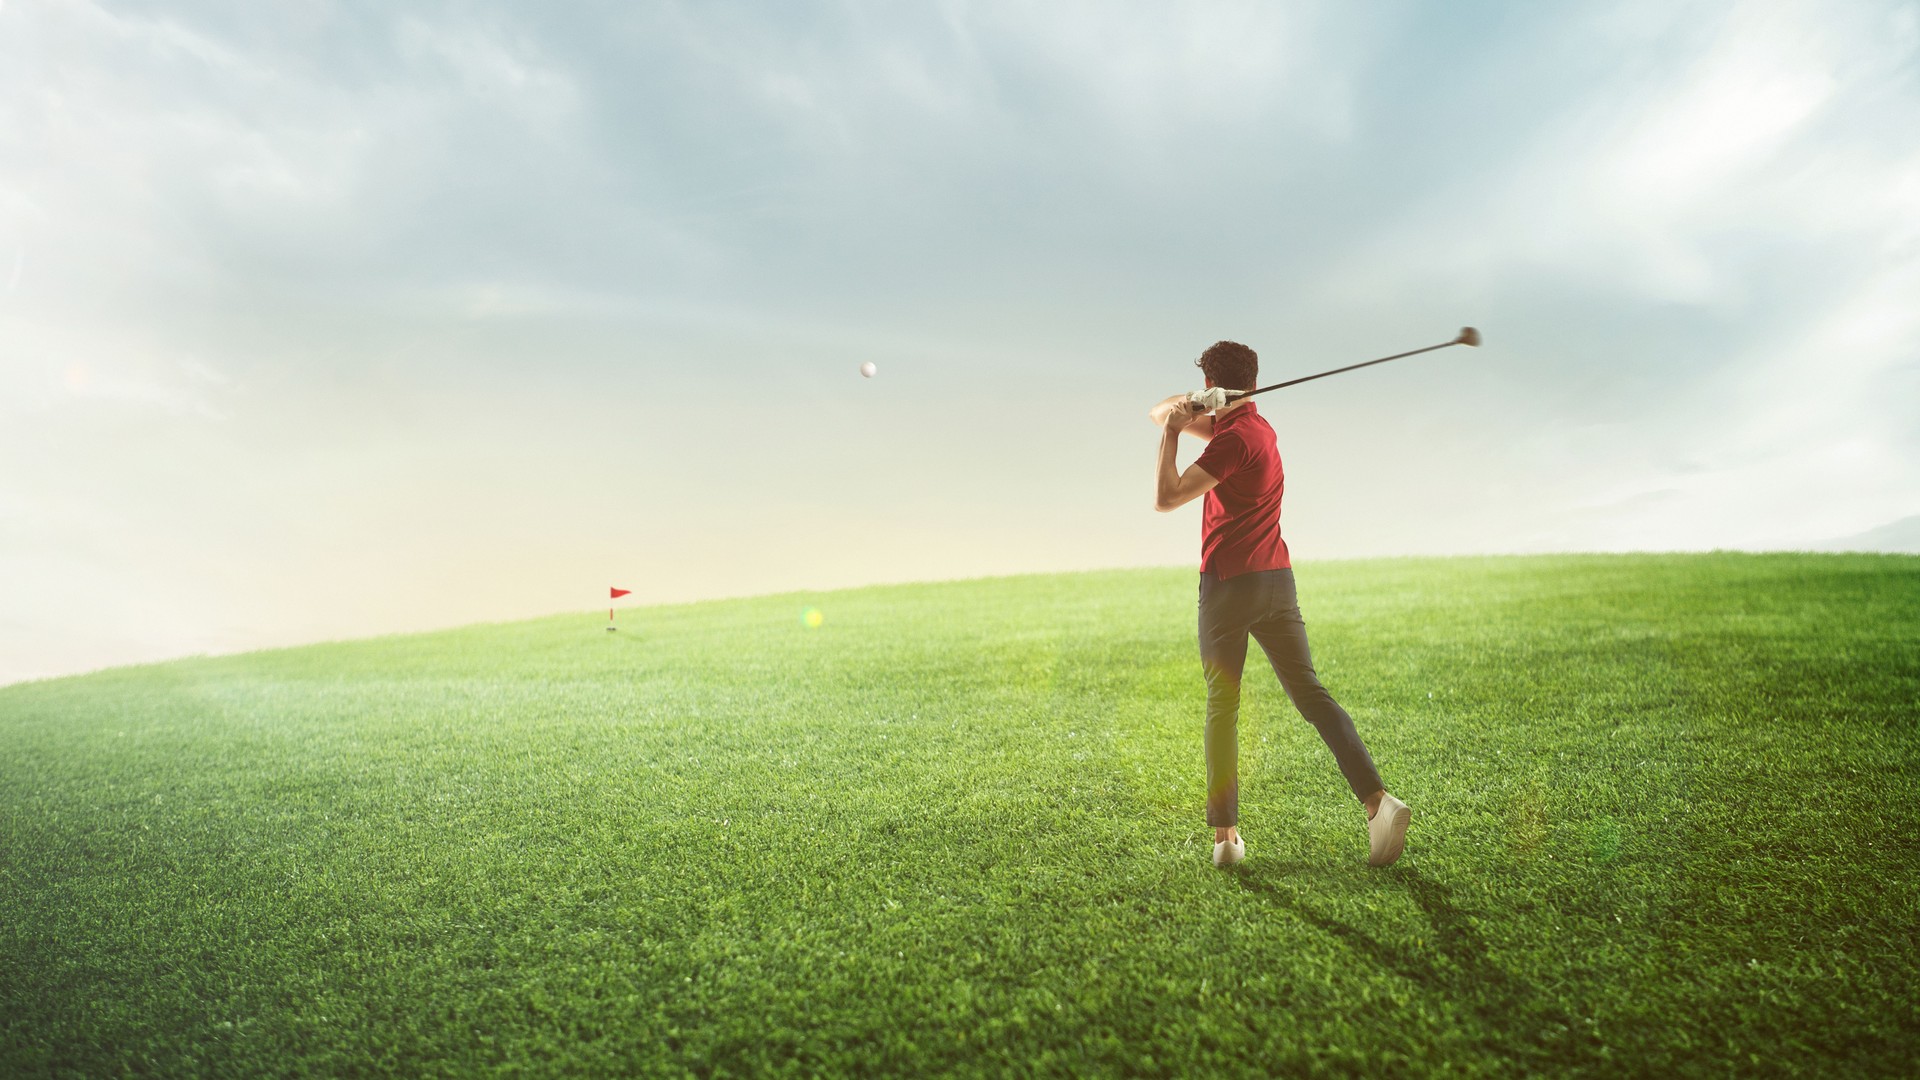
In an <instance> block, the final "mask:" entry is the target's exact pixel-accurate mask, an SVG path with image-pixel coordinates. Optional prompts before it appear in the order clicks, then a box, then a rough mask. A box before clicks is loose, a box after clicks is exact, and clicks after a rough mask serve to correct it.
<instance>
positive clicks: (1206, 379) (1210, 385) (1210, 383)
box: [1202, 375, 1213, 390]
mask: <svg viewBox="0 0 1920 1080" xmlns="http://www.w3.org/2000/svg"><path fill="white" fill-rule="evenodd" d="M1202 381H1203V382H1205V383H1206V384H1207V389H1209V390H1211V389H1213V376H1211V375H1207V376H1203V377H1202Z"/></svg>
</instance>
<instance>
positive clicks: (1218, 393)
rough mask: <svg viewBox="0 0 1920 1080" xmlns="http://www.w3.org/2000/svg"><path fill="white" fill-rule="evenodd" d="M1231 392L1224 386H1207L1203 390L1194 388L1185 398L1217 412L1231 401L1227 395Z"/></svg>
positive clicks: (1209, 410)
mask: <svg viewBox="0 0 1920 1080" xmlns="http://www.w3.org/2000/svg"><path fill="white" fill-rule="evenodd" d="M1229 393H1231V391H1229V390H1228V389H1227V388H1226V387H1224V386H1209V387H1207V388H1206V389H1205V390H1195V391H1193V392H1192V393H1190V394H1188V395H1187V400H1188V401H1191V402H1193V403H1194V404H1195V405H1198V406H1200V407H1201V408H1203V409H1205V410H1207V411H1208V412H1219V411H1220V410H1221V409H1224V408H1226V407H1227V405H1228V404H1229V403H1231V402H1232V401H1233V398H1231V397H1228V396H1227V395H1228V394H1229Z"/></svg>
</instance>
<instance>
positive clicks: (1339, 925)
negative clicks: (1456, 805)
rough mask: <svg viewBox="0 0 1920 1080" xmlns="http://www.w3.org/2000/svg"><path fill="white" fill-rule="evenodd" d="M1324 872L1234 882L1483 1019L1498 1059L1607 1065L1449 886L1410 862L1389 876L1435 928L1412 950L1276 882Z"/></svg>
mask: <svg viewBox="0 0 1920 1080" xmlns="http://www.w3.org/2000/svg"><path fill="white" fill-rule="evenodd" d="M1324 871H1325V868H1324V867H1317V866H1310V865H1306V864H1285V865H1272V864H1268V865H1265V866H1262V867H1260V868H1259V869H1241V870H1239V871H1236V873H1235V877H1236V879H1237V880H1238V882H1239V884H1240V887H1241V888H1243V889H1245V890H1246V891H1248V892H1250V893H1253V894H1255V895H1258V896H1260V897H1262V898H1263V899H1265V900H1266V901H1268V902H1269V903H1271V904H1273V905H1275V906H1277V907H1280V908H1282V909H1284V910H1286V911H1287V912H1289V913H1290V914H1292V915H1294V916H1295V917H1297V918H1298V919H1300V921H1302V922H1304V923H1306V924H1307V925H1309V926H1312V927H1314V928H1315V929H1317V930H1319V931H1321V932H1322V933H1325V934H1327V935H1328V936H1330V937H1334V938H1337V939H1339V940H1340V941H1341V942H1342V943H1344V944H1345V945H1346V946H1347V947H1348V948H1350V949H1352V950H1353V951H1354V952H1355V953H1357V954H1359V955H1360V956H1362V957H1365V958H1366V959H1367V960H1369V961H1371V962H1373V963H1374V964H1377V965H1379V966H1380V967H1382V968H1384V969H1386V970H1388V971H1391V972H1393V973H1394V974H1396V975H1399V976H1400V977H1401V978H1404V979H1407V980H1408V981H1410V982H1413V983H1415V984H1417V985H1419V986H1421V987H1422V988H1424V989H1426V990H1428V991H1430V992H1432V993H1434V994H1436V995H1439V996H1441V997H1443V998H1445V999H1446V1000H1447V1001H1449V1002H1452V1003H1455V1004H1457V1005H1459V1006H1462V1007H1464V1008H1465V1009H1467V1010H1470V1011H1471V1012H1472V1014H1473V1015H1474V1016H1475V1017H1477V1018H1478V1019H1479V1021H1480V1025H1481V1030H1482V1036H1481V1041H1482V1043H1483V1045H1485V1046H1486V1047H1487V1049H1488V1050H1489V1051H1491V1052H1493V1053H1495V1054H1497V1055H1499V1056H1502V1057H1509V1058H1515V1059H1518V1063H1521V1064H1524V1065H1525V1066H1527V1067H1531V1068H1539V1067H1544V1066H1556V1067H1559V1068H1566V1067H1568V1066H1572V1067H1575V1068H1576V1069H1578V1068H1580V1067H1598V1066H1604V1065H1606V1064H1607V1063H1608V1062H1609V1060H1610V1059H1609V1058H1608V1056H1607V1054H1606V1052H1605V1047H1604V1046H1603V1045H1602V1044H1601V1043H1600V1042H1599V1040H1597V1039H1596V1038H1594V1037H1593V1036H1592V1035H1591V1034H1589V1033H1588V1032H1587V1030H1586V1024H1585V1023H1584V1022H1583V1021H1581V1020H1578V1019H1576V1018H1575V1017H1573V1016H1571V1015H1569V1014H1568V1013H1567V1012H1566V1011H1565V1010H1563V1009H1561V1008H1559V1007H1557V1006H1556V1005H1554V1004H1553V1003H1551V1002H1549V1001H1547V1000H1545V999H1544V998H1543V997H1542V996H1541V994H1540V993H1539V992H1538V991H1537V990H1536V989H1535V988H1534V986H1533V985H1532V984H1531V983H1529V982H1527V981H1526V980H1524V979H1522V978H1520V977H1518V976H1515V975H1513V974H1512V973H1510V972H1508V971H1506V970H1504V969H1502V968H1501V967H1500V966H1499V965H1497V964H1495V963H1494V962H1493V960H1492V959H1491V957H1490V956H1489V955H1488V951H1487V943H1486V941H1485V940H1484V939H1483V938H1481V936H1480V932H1479V931H1478V930H1476V929H1475V928H1474V925H1473V915H1472V913H1470V912H1463V911H1461V910H1460V908H1459V906H1458V905H1457V904H1455V903H1454V899H1453V890H1452V889H1451V888H1449V887H1448V886H1446V885H1445V884H1443V883H1441V882H1438V881H1434V880H1432V879H1431V878H1428V877H1427V876H1426V875H1424V874H1422V873H1421V872H1420V868H1419V867H1417V866H1414V865H1411V864H1409V863H1402V864H1401V865H1399V866H1397V867H1394V868H1393V869H1391V870H1387V871H1383V872H1384V873H1385V874H1387V875H1389V877H1390V879H1391V880H1395V881H1398V882H1400V883H1401V884H1403V885H1404V886H1405V887H1406V889H1407V893H1408V895H1409V896H1410V897H1411V898H1412V900H1413V902H1414V904H1415V905H1416V906H1418V907H1419V908H1420V910H1421V912H1423V913H1424V914H1425V915H1426V917H1427V921H1428V922H1429V923H1430V924H1431V925H1432V927H1433V937H1432V939H1431V940H1432V942H1433V948H1432V949H1431V950H1427V949H1412V948H1408V947H1406V946H1403V945H1396V944H1393V943H1391V942H1387V941H1382V940H1380V939H1379V938H1376V937H1374V936H1373V935H1371V934H1368V933H1367V932H1366V931H1364V930H1361V929H1359V928H1358V927H1355V926H1352V925H1350V924H1348V923H1344V922H1341V921H1340V920H1338V919H1335V918H1333V917H1331V916H1329V915H1327V914H1325V913H1323V912H1321V911H1318V910H1316V909H1315V908H1314V907H1313V906H1312V905H1310V904H1309V903H1308V902H1307V901H1306V899H1305V897H1304V896H1303V895H1302V894H1301V893H1299V892H1296V891H1294V890H1293V889H1289V888H1287V887H1286V886H1284V885H1280V884H1276V880H1277V879H1293V880H1299V879H1301V878H1308V877H1313V876H1315V875H1316V874H1322V873H1324Z"/></svg>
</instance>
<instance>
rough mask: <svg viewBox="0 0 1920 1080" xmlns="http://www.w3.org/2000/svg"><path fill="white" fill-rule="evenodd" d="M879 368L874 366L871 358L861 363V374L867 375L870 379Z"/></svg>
mask: <svg viewBox="0 0 1920 1080" xmlns="http://www.w3.org/2000/svg"><path fill="white" fill-rule="evenodd" d="M879 370H880V369H879V368H877V367H874V366H873V361H871V360H869V361H867V362H866V363H864V364H861V365H860V374H862V375H865V376H866V377H867V378H869V379H871V378H873V373H874V372H876V371H879Z"/></svg>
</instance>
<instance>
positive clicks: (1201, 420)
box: [1147, 394, 1213, 442]
mask: <svg viewBox="0 0 1920 1080" xmlns="http://www.w3.org/2000/svg"><path fill="white" fill-rule="evenodd" d="M1186 400H1187V395H1185V394H1175V395H1173V396H1172V397H1170V398H1168V399H1167V400H1165V401H1163V402H1161V403H1160V404H1158V405H1155V406H1154V407H1153V408H1151V409H1149V410H1147V416H1148V418H1149V419H1151V420H1152V421H1153V422H1154V423H1155V424H1156V425H1158V426H1161V427H1164V426H1166V423H1167V414H1168V413H1170V412H1172V411H1173V410H1174V409H1176V408H1178V407H1179V405H1180V403H1181V402H1184V401H1186ZM1181 430H1183V431H1185V432H1186V433H1187V434H1189V435H1192V436H1193V437H1195V438H1197V439H1199V440H1200V441H1201V442H1206V441H1208V440H1209V439H1212V438H1213V417H1211V416H1204V415H1203V416H1197V417H1194V418H1193V419H1192V420H1191V421H1189V422H1188V423H1187V426H1186V427H1185V428H1183V429H1181Z"/></svg>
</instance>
